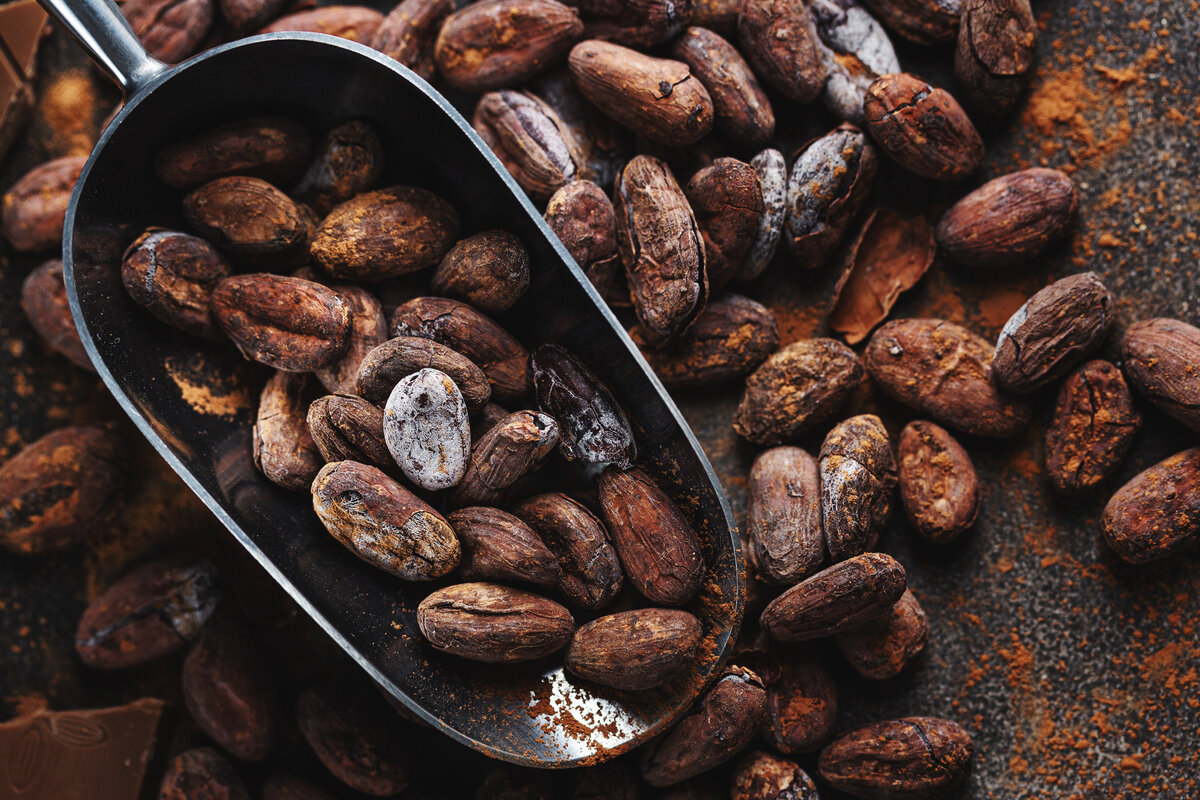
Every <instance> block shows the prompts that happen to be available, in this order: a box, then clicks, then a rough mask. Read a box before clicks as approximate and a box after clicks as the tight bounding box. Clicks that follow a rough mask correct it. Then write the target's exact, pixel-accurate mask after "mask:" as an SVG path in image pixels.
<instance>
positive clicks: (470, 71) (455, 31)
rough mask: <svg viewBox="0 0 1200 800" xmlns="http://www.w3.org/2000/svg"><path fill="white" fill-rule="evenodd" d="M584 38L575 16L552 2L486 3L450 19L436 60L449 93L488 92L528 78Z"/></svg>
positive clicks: (440, 36) (494, 0)
mask: <svg viewBox="0 0 1200 800" xmlns="http://www.w3.org/2000/svg"><path fill="white" fill-rule="evenodd" d="M582 34H583V23H582V22H580V21H579V15H578V14H577V13H576V12H575V10H574V9H573V8H570V7H569V6H565V5H563V4H562V3H558V2H555V0H484V2H479V3H473V4H471V5H469V6H465V7H464V8H462V9H461V10H459V11H456V12H455V13H453V14H451V15H450V17H449V19H447V20H446V22H445V24H443V25H442V29H441V32H440V33H439V34H438V37H437V43H436V45H435V48H434V58H435V59H436V60H437V66H438V72H439V73H441V76H442V78H443V79H444V80H445V81H446V83H447V84H449V85H450V86H451V88H454V89H458V90H459V91H463V92H487V91H491V90H493V89H503V88H506V87H510V86H517V85H518V84H520V83H522V82H524V81H526V80H528V79H529V78H532V77H533V76H534V75H536V74H537V73H539V72H541V71H542V70H544V69H545V68H546V67H548V66H550V65H551V64H554V63H556V62H558V61H559V60H560V59H561V58H562V57H563V56H565V55H566V54H567V51H568V50H570V49H571V45H573V44H575V42H576V41H578V40H579V37H580V36H581V35H582Z"/></svg>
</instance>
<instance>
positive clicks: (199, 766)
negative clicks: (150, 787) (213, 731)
mask: <svg viewBox="0 0 1200 800" xmlns="http://www.w3.org/2000/svg"><path fill="white" fill-rule="evenodd" d="M158 800H250V793H249V792H247V791H246V787H245V786H244V785H243V784H242V779H241V778H240V777H238V774H237V770H236V769H234V767H233V764H231V763H229V761H228V759H226V758H225V757H224V756H222V755H221V754H219V753H218V752H217V751H216V750H213V749H212V748H211V747H194V748H192V749H191V750H185V751H183V752H182V753H180V754H179V755H177V756H175V757H174V758H172V759H171V760H170V761H169V762H168V763H167V766H166V770H165V772H164V773H163V779H162V784H161V785H160V786H159V789H158Z"/></svg>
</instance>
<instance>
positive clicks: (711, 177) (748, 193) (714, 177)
mask: <svg viewBox="0 0 1200 800" xmlns="http://www.w3.org/2000/svg"><path fill="white" fill-rule="evenodd" d="M684 194H685V195H686V196H687V199H688V202H689V203H690V204H691V206H692V212H693V213H694V214H695V216H696V222H697V223H698V224H699V226H700V235H701V237H702V238H703V239H704V252H705V255H706V270H707V274H708V290H709V292H711V293H713V294H716V293H717V292H719V291H720V290H721V289H723V288H724V287H725V284H727V283H729V281H730V280H732V279H733V276H734V275H736V274H737V271H738V269H740V268H741V266H742V261H743V260H744V259H745V258H746V254H747V253H748V252H750V246H751V245H752V244H754V240H755V238H756V237H757V236H758V222H759V220H760V219H762V213H763V197H762V187H761V186H760V185H759V183H758V176H757V175H756V174H755V171H754V168H753V167H751V166H750V165H749V164H747V163H746V162H744V161H738V160H737V159H736V158H718V159H716V160H715V161H713V163H712V164H711V165H709V166H707V167H705V168H704V169H702V170H700V171H699V172H697V173H696V174H695V175H693V176H692V179H691V180H690V181H688V185H687V188H686V189H685V190H684Z"/></svg>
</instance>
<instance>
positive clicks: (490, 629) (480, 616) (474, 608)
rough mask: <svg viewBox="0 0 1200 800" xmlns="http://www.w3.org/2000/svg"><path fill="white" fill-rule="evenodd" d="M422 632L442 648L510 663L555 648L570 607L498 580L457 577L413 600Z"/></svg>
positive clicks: (568, 627) (563, 637) (570, 628)
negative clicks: (473, 580) (418, 600)
mask: <svg viewBox="0 0 1200 800" xmlns="http://www.w3.org/2000/svg"><path fill="white" fill-rule="evenodd" d="M417 625H419V626H420V628H421V633H422V635H424V636H425V638H426V639H427V640H428V641H429V643H430V644H431V645H433V646H434V647H435V648H437V649H438V650H441V651H442V652H443V653H450V654H451V655H456V656H460V657H462V658H468V659H471V660H472V661H483V662H485V663H488V664H511V663H514V662H518V661H529V660H531V659H534V658H541V657H543V656H548V655H550V654H551V653H555V652H557V651H559V650H561V649H562V648H563V647H565V646H566V644H567V642H568V641H570V639H571V634H572V633H573V632H574V631H575V620H573V619H572V618H571V612H569V611H567V609H565V608H563V607H562V606H560V605H559V604H558V603H555V602H554V601H553V600H547V599H546V598H544V597H540V596H538V595H536V594H531V593H530V592H523V591H521V590H520V589H511V588H509V587H507V586H501V585H500V584H497V583H460V584H458V585H456V586H447V587H446V588H444V589H438V590H437V591H436V592H433V593H432V594H430V595H429V596H428V597H426V598H425V599H424V600H422V601H421V603H420V605H418V606H417Z"/></svg>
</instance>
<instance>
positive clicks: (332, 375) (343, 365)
mask: <svg viewBox="0 0 1200 800" xmlns="http://www.w3.org/2000/svg"><path fill="white" fill-rule="evenodd" d="M332 288H333V290H334V291H335V292H337V293H338V295H339V296H340V297H341V298H342V301H343V302H344V303H345V304H346V306H347V308H348V309H349V312H350V334H349V339H350V341H349V342H348V343H347V344H346V350H345V352H343V353H342V354H341V355H340V356H338V358H337V360H336V361H334V362H333V363H332V364H330V365H329V366H326V367H320V368H318V369H315V370H313V374H314V375H316V376H317V380H319V381H320V382H321V385H322V386H324V387H325V388H326V389H327V390H329V391H331V392H343V393H347V394H351V393H353V392H354V389H355V385H356V381H357V378H358V370H359V367H361V366H362V362H363V359H365V358H366V357H367V354H368V353H370V352H371V351H372V350H374V349H375V348H376V347H378V346H379V345H380V344H382V343H383V342H384V341H385V340H386V339H387V317H386V316H384V313H383V304H382V303H380V302H379V299H378V298H377V297H375V295H373V294H371V293H370V292H369V291H367V290H366V289H363V288H362V287H360V286H352V285H348V284H339V285H337V286H334V287H332Z"/></svg>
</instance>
